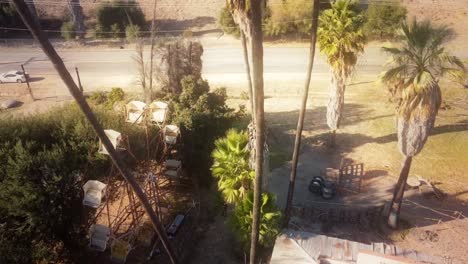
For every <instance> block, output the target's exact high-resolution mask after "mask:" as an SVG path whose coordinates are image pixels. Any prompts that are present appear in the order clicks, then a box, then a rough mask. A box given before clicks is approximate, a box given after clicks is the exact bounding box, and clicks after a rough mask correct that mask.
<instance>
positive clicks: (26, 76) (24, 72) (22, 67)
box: [21, 64, 36, 101]
mask: <svg viewBox="0 0 468 264" xmlns="http://www.w3.org/2000/svg"><path fill="white" fill-rule="evenodd" d="M21 69H22V70H23V74H24V78H25V79H26V84H27V85H28V92H29V96H31V99H32V100H33V101H35V100H36V99H35V98H34V95H33V93H32V90H31V85H29V76H28V75H27V74H26V71H25V70H24V65H23V64H21Z"/></svg>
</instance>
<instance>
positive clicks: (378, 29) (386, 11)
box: [364, 2, 406, 39]
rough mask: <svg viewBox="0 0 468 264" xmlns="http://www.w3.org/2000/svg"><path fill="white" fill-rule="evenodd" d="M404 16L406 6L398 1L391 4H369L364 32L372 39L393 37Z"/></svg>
mask: <svg viewBox="0 0 468 264" xmlns="http://www.w3.org/2000/svg"><path fill="white" fill-rule="evenodd" d="M405 18H406V8H404V7H402V6H400V5H399V4H398V2H395V4H392V5H382V4H378V3H371V4H369V8H368V9H367V12H366V20H367V21H366V24H365V25H364V32H365V33H366V35H367V36H369V37H371V38H374V39H383V38H393V37H395V34H396V33H397V29H398V28H400V25H401V23H402V22H403V21H404V20H405Z"/></svg>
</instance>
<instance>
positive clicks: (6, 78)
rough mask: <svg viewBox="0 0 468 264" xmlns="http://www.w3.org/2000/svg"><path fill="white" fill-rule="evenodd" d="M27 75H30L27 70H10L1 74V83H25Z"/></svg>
mask: <svg viewBox="0 0 468 264" xmlns="http://www.w3.org/2000/svg"><path fill="white" fill-rule="evenodd" d="M27 77H29V75H28V73H27V72H26V74H25V73H23V72H22V71H10V72H7V73H3V74H1V75H0V83H12V82H16V83H23V82H26V78H27Z"/></svg>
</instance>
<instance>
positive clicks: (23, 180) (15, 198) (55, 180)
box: [0, 104, 155, 263]
mask: <svg viewBox="0 0 468 264" xmlns="http://www.w3.org/2000/svg"><path fill="white" fill-rule="evenodd" d="M94 110H95V113H96V115H97V117H98V119H99V121H100V122H101V124H102V125H103V126H104V127H105V128H110V129H115V130H117V131H120V132H122V133H123V134H125V135H128V136H129V140H130V142H131V145H132V152H133V153H134V154H136V155H137V156H138V157H139V158H143V157H144V156H145V148H144V144H145V142H144V141H145V140H143V138H144V131H143V130H142V129H141V128H138V127H134V126H131V125H128V124H127V123H125V121H124V117H123V114H120V113H115V112H113V111H107V110H104V109H102V108H99V107H94ZM150 133H155V131H151V132H150ZM0 138H1V139H2V140H0V164H2V166H0V223H1V224H0V233H1V234H2V235H0V263H57V261H58V260H60V261H59V262H60V263H62V262H63V263H71V262H67V261H65V259H66V256H67V255H68V254H67V251H68V250H69V248H73V249H74V252H75V253H77V252H81V250H78V249H77V248H79V247H81V246H83V244H84V245H86V243H85V242H84V241H83V239H85V236H84V235H83V233H85V232H86V230H82V229H81V228H82V227H81V225H80V217H81V213H82V211H81V210H82V209H81V208H82V206H81V200H80V199H81V198H80V193H81V186H82V184H83V181H85V180H87V179H89V178H92V179H100V177H102V176H101V175H104V174H105V173H106V172H107V170H108V166H109V161H108V159H107V158H105V157H104V156H102V155H101V154H98V153H97V151H98V139H97V136H96V134H95V132H94V130H93V129H92V127H91V126H90V124H89V123H88V122H87V120H86V119H85V117H84V115H83V114H82V113H81V111H80V110H79V108H78V107H77V106H76V105H75V104H70V105H67V106H65V107H62V108H57V109H53V111H51V112H49V113H44V114H38V115H35V116H28V117H22V118H13V119H11V118H8V119H0ZM81 173H85V174H83V176H80V174H81ZM82 242H84V243H83V244H82ZM83 250H84V248H83ZM68 256H69V255H68ZM75 263H78V262H76V261H75Z"/></svg>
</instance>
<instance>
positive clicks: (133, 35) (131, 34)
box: [125, 24, 141, 42]
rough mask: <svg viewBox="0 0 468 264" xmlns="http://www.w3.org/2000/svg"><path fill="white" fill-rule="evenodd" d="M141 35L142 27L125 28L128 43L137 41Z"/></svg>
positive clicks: (131, 26) (129, 26) (130, 26)
mask: <svg viewBox="0 0 468 264" xmlns="http://www.w3.org/2000/svg"><path fill="white" fill-rule="evenodd" d="M140 35H141V32H140V27H139V26H138V25H133V24H132V25H128V26H127V27H126V28H125V38H126V39H127V41H128V42H134V41H136V40H137V39H138V38H139V37H140Z"/></svg>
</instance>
